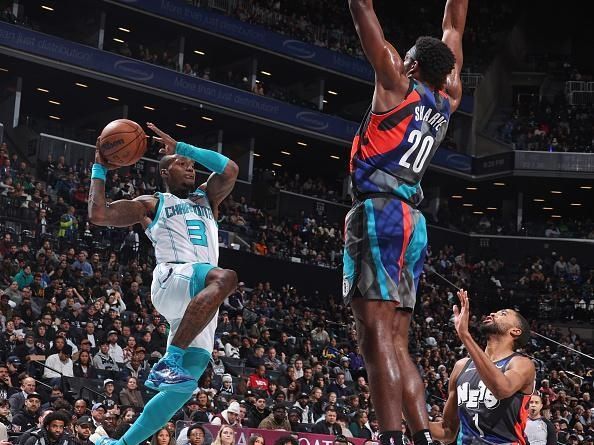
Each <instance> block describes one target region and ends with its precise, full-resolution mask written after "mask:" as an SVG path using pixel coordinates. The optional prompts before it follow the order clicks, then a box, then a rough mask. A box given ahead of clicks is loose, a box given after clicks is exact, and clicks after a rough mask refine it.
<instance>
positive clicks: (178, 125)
mask: <svg viewBox="0 0 594 445" xmlns="http://www.w3.org/2000/svg"><path fill="white" fill-rule="evenodd" d="M175 126H176V127H179V128H188V127H187V126H186V125H184V124H179V123H178V124H175Z"/></svg>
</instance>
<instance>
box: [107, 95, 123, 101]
mask: <svg viewBox="0 0 594 445" xmlns="http://www.w3.org/2000/svg"><path fill="white" fill-rule="evenodd" d="M107 98H108V99H109V100H113V101H114V102H119V101H120V99H118V98H117V97H113V96H107Z"/></svg>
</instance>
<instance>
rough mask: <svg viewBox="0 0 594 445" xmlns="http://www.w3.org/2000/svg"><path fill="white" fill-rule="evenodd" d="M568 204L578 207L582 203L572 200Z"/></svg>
mask: <svg viewBox="0 0 594 445" xmlns="http://www.w3.org/2000/svg"><path fill="white" fill-rule="evenodd" d="M570 205H571V206H573V207H579V206H581V205H582V203H581V202H572V203H571V204H570Z"/></svg>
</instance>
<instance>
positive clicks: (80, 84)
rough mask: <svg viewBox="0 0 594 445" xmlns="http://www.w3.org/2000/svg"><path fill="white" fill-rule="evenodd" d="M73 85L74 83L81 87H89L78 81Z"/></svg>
mask: <svg viewBox="0 0 594 445" xmlns="http://www.w3.org/2000/svg"><path fill="white" fill-rule="evenodd" d="M74 85H76V86H77V87H81V88H89V86H88V85H86V84H84V83H80V82H76V83H75V84H74Z"/></svg>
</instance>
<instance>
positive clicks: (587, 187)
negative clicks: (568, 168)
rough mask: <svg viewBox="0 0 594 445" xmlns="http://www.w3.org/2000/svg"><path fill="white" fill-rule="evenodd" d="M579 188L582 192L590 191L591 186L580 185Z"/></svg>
mask: <svg viewBox="0 0 594 445" xmlns="http://www.w3.org/2000/svg"><path fill="white" fill-rule="evenodd" d="M580 188H581V189H582V190H592V186H591V185H580Z"/></svg>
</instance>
